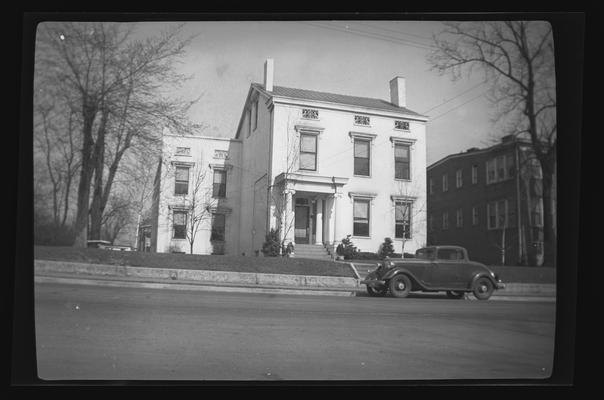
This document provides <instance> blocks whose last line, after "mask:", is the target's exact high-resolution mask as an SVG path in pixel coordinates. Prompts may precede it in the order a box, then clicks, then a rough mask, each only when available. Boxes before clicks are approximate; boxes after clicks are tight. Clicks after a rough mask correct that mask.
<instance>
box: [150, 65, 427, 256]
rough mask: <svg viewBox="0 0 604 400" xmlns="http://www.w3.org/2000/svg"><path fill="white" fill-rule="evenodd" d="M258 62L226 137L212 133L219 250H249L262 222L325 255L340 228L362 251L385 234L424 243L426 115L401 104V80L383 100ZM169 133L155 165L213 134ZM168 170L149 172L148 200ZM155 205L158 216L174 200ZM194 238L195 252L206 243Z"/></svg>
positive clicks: (404, 243) (401, 245) (407, 244)
mask: <svg viewBox="0 0 604 400" xmlns="http://www.w3.org/2000/svg"><path fill="white" fill-rule="evenodd" d="M264 69H265V73H264V83H263V84H259V83H252V84H251V86H250V88H249V91H248V95H247V98H246V101H245V105H244V109H243V112H242V115H241V117H240V121H239V125H238V128H237V132H236V133H235V136H234V138H233V139H222V140H223V142H221V145H222V146H223V147H224V148H226V149H228V158H229V159H228V162H226V163H225V167H224V169H226V171H227V172H226V174H225V179H226V182H227V187H226V199H223V202H222V204H220V206H221V207H215V208H212V207H210V209H211V210H214V211H213V212H214V213H221V212H224V214H225V216H226V217H225V225H226V226H228V227H229V228H228V229H225V232H224V238H225V240H224V245H223V248H224V253H225V254H245V255H254V254H258V252H259V251H260V249H261V248H262V244H263V243H264V241H265V236H266V234H267V233H268V232H269V231H270V230H271V229H275V230H278V232H279V235H280V238H281V239H283V241H284V243H285V244H287V243H293V244H294V246H296V245H315V246H320V247H324V248H325V249H327V250H328V251H330V252H331V253H332V254H333V250H334V249H335V248H336V246H337V245H338V244H339V243H340V242H341V240H342V239H343V238H345V237H347V236H348V235H350V236H351V240H352V241H353V243H354V245H355V246H356V247H357V248H358V249H359V250H361V251H366V252H377V251H378V249H379V247H380V245H381V244H382V243H383V242H384V239H385V238H386V237H390V238H391V239H393V241H394V246H395V251H396V252H402V251H403V249H404V251H405V252H414V251H415V249H417V248H419V247H421V246H423V245H425V244H426V122H427V118H426V117H425V116H423V115H420V114H418V113H415V112H413V111H411V110H409V109H407V108H406V93H405V79H404V78H401V77H396V78H394V79H392V80H391V81H390V101H385V100H381V99H373V98H365V97H355V96H345V95H339V94H333V93H324V92H317V91H310V90H302V89H295V88H287V87H281V86H275V85H274V84H273V61H272V60H270V59H269V60H267V62H266V63H265V68H264ZM174 136H175V141H173V139H172V137H171V136H170V135H164V148H165V150H164V156H163V160H162V163H161V164H162V165H165V164H166V160H167V159H170V160H172V159H174V157H175V155H174V154H175V153H174V152H175V151H176V149H175V146H176V147H183V146H184V147H187V146H186V145H184V144H183V143H185V142H187V143H189V142H190V143H199V145H193V144H191V146H189V147H191V157H193V158H194V157H198V158H199V156H198V152H199V151H210V152H211V150H210V149H213V148H214V147H212V146H213V145H210V143H214V142H217V140H215V139H210V138H201V137H185V136H183V135H174ZM176 139H177V140H176ZM196 146H197V147H196ZM207 157H208V156H207V155H205V156H204V160H207ZM177 158H178V160H179V161H178V162H180V160H181V159H182V157H177ZM178 162H177V163H176V164H175V163H174V162H173V161H171V162H170V163H169V164H170V166H172V167H174V166H176V165H178ZM203 163H204V165H205V164H208V162H206V161H203ZM208 168H209V167H208ZM175 173H176V172H175V171H172V172H168V174H167V176H166V177H164V178H163V179H162V178H158V184H157V185H156V187H157V188H158V191H157V193H156V194H157V196H156V197H157V199H158V201H157V203H158V204H159V203H161V201H159V199H160V198H164V197H166V194H167V193H169V192H170V191H171V190H172V189H171V188H172V185H174V182H170V179H172V178H171V176H173V175H174V174H175ZM160 175H161V174H158V176H160ZM181 178H182V179H184V175H183V177H181ZM162 182H164V183H163V184H164V186H162ZM229 185H233V186H232V188H231V189H230V190H229ZM166 190H167V192H166ZM229 193H232V195H230V194H229ZM164 202H165V201H164ZM159 208H161V207H158V213H157V214H158V217H159V220H163V221H167V220H168V219H170V212H171V211H170V210H174V209H175V208H174V207H172V209H167V208H164V209H163V211H162V212H160V211H159ZM181 210H184V209H181ZM182 212H184V211H182ZM172 214H173V211H172ZM179 218H180V217H179ZM172 219H173V218H172ZM164 225H165V226H166V231H165V232H166V233H165V235H164V236H163V238H162V239H160V237H159V235H158V238H157V243H156V248H157V251H168V250H166V249H169V248H170V244H168V243H169V242H171V241H173V238H172V239H171V238H170V233H169V232H168V231H169V230H170V227H169V225H170V224H169V223H167V224H164ZM212 226H213V225H212V223H211V222H210V223H209V225H206V228H207V229H209V230H210V232H211V231H212V230H213V229H214V230H215V228H212ZM178 229H182V228H178ZM173 232H174V227H172V235H173ZM210 235H211V234H210ZM204 240H205V239H204ZM202 247H203V246H200V247H199V250H200V252H201V253H208V249H211V246H205V247H203V249H204V250H202ZM294 248H295V247H294Z"/></svg>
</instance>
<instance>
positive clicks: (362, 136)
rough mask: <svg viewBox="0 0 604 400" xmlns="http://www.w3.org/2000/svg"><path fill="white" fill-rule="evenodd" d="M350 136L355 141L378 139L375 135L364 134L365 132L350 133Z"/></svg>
mask: <svg viewBox="0 0 604 400" xmlns="http://www.w3.org/2000/svg"><path fill="white" fill-rule="evenodd" d="M348 136H350V139H351V140H354V139H365V140H373V139H375V138H376V137H377V135H376V134H375V133H364V132H354V131H350V132H348Z"/></svg>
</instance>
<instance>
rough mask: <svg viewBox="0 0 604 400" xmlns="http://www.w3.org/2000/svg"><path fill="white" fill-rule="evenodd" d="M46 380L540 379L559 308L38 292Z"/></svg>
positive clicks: (432, 300)
mask: <svg viewBox="0 0 604 400" xmlns="http://www.w3.org/2000/svg"><path fill="white" fill-rule="evenodd" d="M35 301H36V302H35V313H36V341H37V359H38V374H39V376H40V378H41V379H46V380H57V379H58V380H80V379H86V380H90V379H92V380H95V379H101V380H195V381H199V380H220V381H222V380H244V381H248V380H343V381H347V380H354V381H358V380H416V379H419V380H421V379H508V378H509V379H523V378H527V379H540V378H547V377H549V375H550V373H551V368H552V365H553V354H554V331H555V304H554V303H551V302H550V303H541V302H518V301H516V302H508V301H497V302H494V301H484V302H483V301H467V300H450V299H447V298H446V297H442V296H441V297H436V296H434V297H412V298H406V299H395V298H371V297H366V296H362V297H341V296H304V295H285V294H259V293H222V292H207V291H183V290H181V291H176V290H170V289H146V288H123V287H108V286H89V285H71V284H63V283H36V285H35Z"/></svg>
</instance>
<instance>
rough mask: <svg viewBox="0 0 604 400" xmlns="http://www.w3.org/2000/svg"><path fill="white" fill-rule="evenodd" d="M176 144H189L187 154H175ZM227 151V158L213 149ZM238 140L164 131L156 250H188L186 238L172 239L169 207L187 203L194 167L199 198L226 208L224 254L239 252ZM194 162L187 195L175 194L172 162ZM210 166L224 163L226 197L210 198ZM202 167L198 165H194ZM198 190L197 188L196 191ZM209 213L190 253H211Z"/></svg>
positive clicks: (190, 193) (211, 173)
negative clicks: (199, 180) (198, 180)
mask: <svg viewBox="0 0 604 400" xmlns="http://www.w3.org/2000/svg"><path fill="white" fill-rule="evenodd" d="M176 147H188V148H190V155H189V156H186V155H177V154H176ZM216 150H222V151H227V152H228V158H227V159H222V158H215V151H216ZM240 158H241V142H240V141H237V140H229V139H222V138H212V137H203V136H184V135H173V134H164V135H163V148H162V171H161V173H160V191H159V193H160V195H159V198H158V200H159V203H158V205H157V207H158V218H157V247H156V251H158V252H170V251H172V250H179V251H184V252H185V253H189V251H190V243H189V240H188V239H174V238H173V227H172V210H173V208H174V207H175V206H186V205H187V204H190V200H191V196H192V195H193V190H194V189H193V186H194V182H195V176H196V175H197V173H196V172H197V171H202V174H203V181H202V189H201V192H202V193H203V194H200V195H199V196H198V198H203V200H204V201H206V204H207V205H209V206H210V207H211V208H215V207H218V209H219V212H220V211H221V210H227V214H226V218H225V254H238V253H239V218H240V215H239V214H240V210H241V202H240V198H241V197H240V190H241V165H240ZM175 162H176V163H177V162H184V163H194V167H193V166H192V168H191V169H190V174H189V194H188V195H187V196H183V195H174V185H175V165H174V163H175ZM211 165H212V166H226V169H227V185H226V198H224V199H219V200H215V199H211V190H212V183H213V169H212V167H211ZM199 167H200V168H201V169H197V168H199ZM198 193H200V192H198ZM210 234H211V215H210V213H207V218H204V220H203V221H202V223H201V224H200V226H199V229H198V230H197V233H196V236H195V241H194V243H193V253H195V254H210V253H211V252H212V245H211V242H210Z"/></svg>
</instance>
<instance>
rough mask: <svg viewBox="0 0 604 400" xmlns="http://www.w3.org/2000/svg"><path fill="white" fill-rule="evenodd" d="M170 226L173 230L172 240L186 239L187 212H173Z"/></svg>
mask: <svg viewBox="0 0 604 400" xmlns="http://www.w3.org/2000/svg"><path fill="white" fill-rule="evenodd" d="M172 220H173V221H172V226H173V228H174V233H173V238H174V239H186V238H187V212H186V211H174V214H173V216H172Z"/></svg>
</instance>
